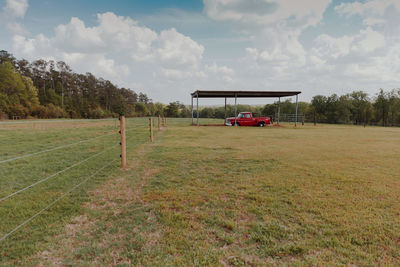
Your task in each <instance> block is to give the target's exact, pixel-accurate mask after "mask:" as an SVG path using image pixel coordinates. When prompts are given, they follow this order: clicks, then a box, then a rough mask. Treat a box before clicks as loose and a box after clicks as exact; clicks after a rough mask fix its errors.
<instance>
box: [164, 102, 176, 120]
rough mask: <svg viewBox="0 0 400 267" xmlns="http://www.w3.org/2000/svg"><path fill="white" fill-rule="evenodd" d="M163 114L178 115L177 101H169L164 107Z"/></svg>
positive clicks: (168, 115)
mask: <svg viewBox="0 0 400 267" xmlns="http://www.w3.org/2000/svg"><path fill="white" fill-rule="evenodd" d="M165 116H167V117H175V118H176V117H179V102H178V101H176V102H171V103H169V104H168V106H167V107H166V108H165Z"/></svg>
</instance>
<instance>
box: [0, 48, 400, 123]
mask: <svg viewBox="0 0 400 267" xmlns="http://www.w3.org/2000/svg"><path fill="white" fill-rule="evenodd" d="M242 111H250V112H253V113H256V114H258V115H263V116H271V117H275V116H276V114H277V113H278V103H277V102H275V103H273V104H267V105H264V106H252V105H238V112H242ZM295 112H296V104H295V103H293V102H291V101H290V100H286V101H283V102H281V103H280V114H294V113H295ZM298 113H299V114H301V115H303V114H304V118H305V120H306V121H308V122H320V123H342V124H358V125H382V126H395V125H396V126H400V89H393V90H391V91H384V90H382V89H380V91H379V93H378V94H376V95H374V96H369V95H368V94H367V93H366V92H364V91H354V92H352V93H350V94H345V95H341V96H338V95H337V94H332V95H331V96H323V95H316V96H314V97H313V98H312V100H311V102H310V103H307V102H299V104H298ZM120 114H123V115H126V116H158V115H165V116H168V117H182V118H188V117H191V115H192V111H191V107H189V106H186V105H184V104H182V103H180V102H178V101H176V102H171V103H169V104H168V105H164V104H162V103H153V101H152V100H151V99H150V98H149V97H148V96H147V95H146V94H144V93H140V92H139V93H136V92H135V91H134V90H132V89H129V88H123V87H122V88H120V87H118V86H116V85H114V84H113V83H112V82H110V81H108V80H104V79H102V78H97V77H95V76H94V75H93V74H91V73H86V74H79V73H75V72H73V71H72V70H71V68H70V67H69V66H68V65H67V64H66V63H65V62H62V61H58V62H55V61H52V60H49V61H46V60H41V59H40V60H36V61H33V62H28V61H27V60H25V59H21V60H17V59H15V58H14V57H13V56H12V55H11V54H9V53H7V52H6V51H4V50H3V51H0V119H1V118H6V117H9V118H10V117H12V116H19V117H21V118H29V117H36V118H105V117H116V116H118V115H120ZM194 116H195V117H196V116H197V114H196V111H194ZM199 116H200V117H202V118H220V119H223V118H225V117H230V116H234V106H233V105H227V107H226V109H225V107H224V106H218V107H201V108H200V110H199Z"/></svg>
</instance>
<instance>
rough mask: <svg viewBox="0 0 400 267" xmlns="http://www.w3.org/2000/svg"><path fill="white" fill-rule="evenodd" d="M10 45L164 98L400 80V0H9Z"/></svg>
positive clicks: (0, 27)
mask: <svg viewBox="0 0 400 267" xmlns="http://www.w3.org/2000/svg"><path fill="white" fill-rule="evenodd" d="M0 49H5V50H7V51H9V52H11V53H13V54H14V55H15V56H16V57H17V58H26V59H29V60H35V59H38V58H46V59H54V60H63V61H65V62H67V63H68V64H69V65H70V66H71V67H72V68H73V69H74V70H75V71H77V72H82V73H85V72H87V71H89V72H92V73H94V74H95V75H97V76H101V77H104V78H105V79H109V80H111V81H112V82H114V83H115V84H117V85H119V86H124V87H129V88H132V89H134V90H137V91H143V92H145V93H147V94H148V95H149V96H150V97H151V98H152V99H153V100H155V101H161V102H164V103H168V102H170V101H174V100H179V101H182V102H185V103H189V102H190V96H189V93H190V92H192V91H194V90H196V89H202V90H211V89H218V90H229V89H230V90H301V91H302V92H303V94H302V95H301V100H305V101H309V100H310V99H311V97H312V96H313V95H316V94H323V95H329V94H332V93H337V94H344V93H347V92H351V91H353V90H365V91H367V92H368V93H370V94H371V96H373V95H374V94H376V92H377V91H378V89H379V88H384V89H393V88H398V87H400V85H399V84H400V0H364V1H361V0H359V1H341V0H334V1H332V0H203V1H201V0H192V1H190V0H154V1H150V0H143V1H141V0H135V1H131V0H114V1H109V0H68V1H65V0H0Z"/></svg>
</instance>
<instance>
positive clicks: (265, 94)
mask: <svg viewBox="0 0 400 267" xmlns="http://www.w3.org/2000/svg"><path fill="white" fill-rule="evenodd" d="M299 94H301V91H210V90H207V91H205V90H197V91H195V92H193V93H191V96H192V124H194V123H193V122H194V117H193V98H196V100H197V104H196V106H197V109H196V110H197V125H199V98H225V118H226V99H227V98H228V97H230V98H235V121H236V117H237V99H238V98H261V97H262V98H276V97H277V98H278V124H279V115H280V107H281V97H288V96H296V120H295V126H297V109H298V95H299Z"/></svg>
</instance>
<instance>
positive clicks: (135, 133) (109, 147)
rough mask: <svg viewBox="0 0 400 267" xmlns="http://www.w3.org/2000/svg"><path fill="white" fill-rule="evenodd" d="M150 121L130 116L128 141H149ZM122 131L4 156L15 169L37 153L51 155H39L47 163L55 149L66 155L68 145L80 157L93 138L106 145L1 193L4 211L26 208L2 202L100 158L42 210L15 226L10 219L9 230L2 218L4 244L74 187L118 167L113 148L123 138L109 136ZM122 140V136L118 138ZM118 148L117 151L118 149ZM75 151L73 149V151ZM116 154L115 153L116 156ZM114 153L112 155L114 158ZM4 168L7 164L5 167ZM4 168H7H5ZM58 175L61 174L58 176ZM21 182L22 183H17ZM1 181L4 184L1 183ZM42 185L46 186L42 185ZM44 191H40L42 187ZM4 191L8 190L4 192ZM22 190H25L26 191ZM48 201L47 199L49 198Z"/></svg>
mask: <svg viewBox="0 0 400 267" xmlns="http://www.w3.org/2000/svg"><path fill="white" fill-rule="evenodd" d="M150 125H151V127H150V133H151V139H150V140H151V141H152V127H153V125H154V121H152V120H150ZM150 125H149V124H148V123H147V121H146V120H138V121H135V123H131V121H129V120H128V123H127V128H126V130H125V132H126V133H130V134H132V136H129V137H128V138H127V142H128V143H131V142H132V141H134V142H133V144H140V143H144V142H146V141H145V140H146V139H147V137H148V135H147V132H146V129H147V127H149V126H150ZM119 134H120V133H118V132H117V131H113V132H111V133H106V134H102V135H99V136H95V137H92V138H87V139H84V140H79V141H77V142H73V143H69V144H64V145H60V146H55V147H49V148H46V149H43V150H40V151H36V152H33V153H26V154H23V155H20V156H17V157H12V158H9V159H4V160H1V161H0V165H5V164H12V165H10V166H8V168H10V169H13V168H14V169H15V168H21V166H22V165H24V164H25V163H26V161H25V160H26V159H30V161H31V159H32V158H34V157H38V156H39V155H40V156H41V157H42V156H44V155H48V156H46V157H44V158H43V159H42V158H39V159H38V160H39V161H40V160H44V161H45V163H44V165H47V160H49V158H51V157H54V155H53V153H54V152H55V151H59V152H57V153H59V156H60V157H62V155H63V152H64V151H65V150H66V149H71V148H75V150H73V151H72V156H71V157H72V158H78V155H79V154H80V153H81V152H80V145H83V144H89V143H90V142H93V141H97V142H96V144H97V145H99V144H101V146H102V147H104V148H103V149H102V150H101V151H100V152H97V153H94V154H93V153H90V154H89V155H86V154H87V151H86V153H83V155H85V157H84V158H83V159H81V160H79V161H75V162H74V163H72V162H71V163H69V160H67V162H68V163H69V164H68V165H67V166H64V168H62V169H61V170H58V171H56V172H54V173H52V174H49V175H46V176H45V177H44V178H41V179H38V180H37V181H35V182H31V183H29V184H28V185H25V186H22V187H20V189H18V190H15V191H14V190H13V192H11V193H9V194H7V195H5V196H3V197H1V198H0V211H1V210H2V209H3V211H4V209H5V208H6V207H10V208H14V209H16V208H18V209H23V208H24V207H13V206H12V205H9V206H3V207H2V204H4V203H5V202H9V201H11V199H12V198H14V197H16V196H17V195H25V192H28V191H31V189H33V188H35V187H37V186H38V185H40V184H44V183H45V182H48V181H50V180H53V179H55V178H56V177H59V176H61V175H65V174H67V173H68V172H69V171H71V170H72V169H76V168H77V167H78V166H84V165H87V164H85V163H88V162H89V161H91V162H92V161H93V160H94V159H96V161H93V162H92V163H91V164H92V165H93V164H94V168H95V171H94V172H93V173H92V174H90V175H89V176H87V177H86V178H84V179H83V180H82V179H78V180H80V181H79V182H78V183H76V182H75V183H76V184H75V185H73V186H70V187H69V189H68V190H67V191H65V192H64V193H62V194H61V195H60V196H58V197H57V198H56V199H54V200H53V201H51V202H50V203H48V204H47V205H45V206H44V207H43V208H41V209H40V210H39V211H37V212H34V211H33V210H30V211H29V212H28V214H29V216H28V217H27V218H26V219H23V220H22V222H21V223H19V224H16V225H14V226H12V223H13V220H11V219H10V220H9V221H8V222H7V223H6V225H8V226H7V227H8V228H9V229H8V230H5V229H2V230H1V228H2V226H1V224H2V223H1V222H0V244H1V241H4V240H5V239H7V238H8V237H9V236H11V235H13V234H14V233H16V232H17V231H18V230H20V229H21V228H22V227H24V226H25V225H27V224H29V223H30V222H31V221H32V220H34V219H35V218H37V217H38V216H39V215H41V214H43V213H44V212H45V211H46V210H48V209H50V208H51V207H52V206H54V205H55V204H56V203H58V202H59V201H60V200H62V199H63V198H65V197H66V196H68V195H69V194H70V193H71V192H72V191H74V190H76V189H77V188H79V187H81V186H82V185H83V184H85V183H87V182H88V181H89V180H90V179H93V178H94V177H95V176H96V175H98V174H99V173H101V172H102V171H103V170H105V169H106V168H108V167H110V166H112V165H114V167H115V166H116V165H115V163H116V162H117V161H118V160H119V159H118V158H116V157H115V154H114V152H112V151H113V149H115V148H117V147H119V146H120V145H121V143H119V141H117V140H114V139H113V140H108V139H107V138H106V137H110V136H116V137H117V136H118V137H119ZM130 134H129V135H130ZM101 139H104V140H103V143H101V142H99V140H101ZM118 140H119V139H118ZM110 142H111V144H110ZM112 143H114V144H112ZM133 144H132V147H134V145H133ZM107 152H110V153H111V154H110V153H107ZM115 152H116V151H115ZM70 153H71V152H70ZM101 155H103V156H102V159H101V160H100V156H101ZM113 155H114V156H113ZM104 156H105V158H104ZM110 157H111V158H110ZM97 158H98V159H97ZM56 159H59V160H60V161H62V158H56ZM18 161H23V162H21V163H20V164H14V163H16V162H18ZM103 161H106V162H108V163H106V164H104V163H102V162H103ZM99 164H102V165H101V166H102V167H101V168H99V166H97V167H95V166H96V165H99ZM88 166H89V165H87V167H88ZM2 168H3V167H2ZM29 168H30V166H28V171H29ZM3 169H4V168H3ZM84 170H86V169H84ZM40 173H43V171H41V172H40ZM22 176H23V178H27V180H28V181H29V180H30V179H29V177H26V175H25V174H23V175H22ZM79 176H80V177H81V178H82V177H84V176H85V175H82V174H79ZM2 178H3V179H4V180H6V179H7V178H8V177H7V176H3V175H2ZM57 179H58V178H57ZM0 182H2V181H0ZM60 183H61V184H62V185H64V184H67V185H68V184H71V183H73V182H71V181H68V182H67V181H65V180H60ZM17 184H18V183H17ZM0 185H1V183H0ZM62 185H60V190H61V191H63V190H62V189H63V188H62ZM41 187H42V186H41ZM64 189H65V187H64ZM39 192H40V191H39ZM1 193H2V192H1V191H0V194H1ZM3 193H4V192H3ZM22 193H24V194H22ZM32 194H37V192H34V193H32ZM57 194H59V193H57ZM51 195H53V194H49V196H51ZM35 196H36V195H34V197H33V199H34V198H35ZM28 199H29V198H26V197H24V199H23V201H28ZM46 202H47V201H46ZM16 205H18V202H16ZM9 212H11V213H9V214H10V215H11V214H12V213H14V212H15V210H14V211H11V210H10V211H9ZM21 214H22V215H18V216H23V215H24V214H26V213H25V212H21ZM18 216H16V217H17V218H19V217H18ZM4 221H5V220H3V222H4Z"/></svg>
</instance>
